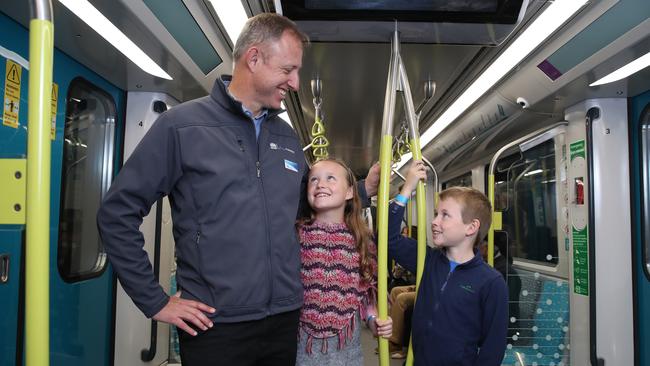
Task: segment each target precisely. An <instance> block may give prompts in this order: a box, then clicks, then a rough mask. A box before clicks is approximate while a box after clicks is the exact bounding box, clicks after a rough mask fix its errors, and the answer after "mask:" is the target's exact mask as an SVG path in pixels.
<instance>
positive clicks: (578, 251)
mask: <svg viewBox="0 0 650 366" xmlns="http://www.w3.org/2000/svg"><path fill="white" fill-rule="evenodd" d="M572 237H573V292H575V293H576V294H579V295H585V296H589V247H588V240H587V238H588V234H587V227H585V228H584V229H582V230H578V229H576V228H575V227H574V228H573V233H572Z"/></svg>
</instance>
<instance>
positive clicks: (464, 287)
mask: <svg viewBox="0 0 650 366" xmlns="http://www.w3.org/2000/svg"><path fill="white" fill-rule="evenodd" d="M460 288H462V289H463V290H465V291H467V292H471V293H474V289H473V288H472V285H460Z"/></svg>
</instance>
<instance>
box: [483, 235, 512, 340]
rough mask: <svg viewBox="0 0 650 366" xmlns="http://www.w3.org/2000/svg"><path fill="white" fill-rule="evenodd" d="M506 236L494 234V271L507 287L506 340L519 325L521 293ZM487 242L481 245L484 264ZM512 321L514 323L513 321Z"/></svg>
mask: <svg viewBox="0 0 650 366" xmlns="http://www.w3.org/2000/svg"><path fill="white" fill-rule="evenodd" d="M507 238H508V236H507V235H506V234H505V232H500V231H495V233H494V269H496V270H497V271H499V273H501V275H502V276H503V279H504V280H505V281H506V284H507V285H508V299H509V301H508V338H512V336H513V335H516V334H517V328H518V324H519V293H520V292H521V278H520V277H519V273H517V270H515V269H514V267H513V266H512V263H513V259H512V255H510V251H509V250H507V248H508V239H507ZM487 246H488V243H487V240H484V241H483V243H482V244H481V255H482V256H483V259H484V260H485V262H487V261H488V259H487ZM513 320H514V321H513Z"/></svg>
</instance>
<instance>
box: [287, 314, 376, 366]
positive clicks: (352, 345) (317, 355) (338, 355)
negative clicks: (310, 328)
mask: <svg viewBox="0 0 650 366" xmlns="http://www.w3.org/2000/svg"><path fill="white" fill-rule="evenodd" d="M354 316H355V318H356V319H355V323H356V327H355V329H354V331H353V332H352V339H346V342H345V345H344V346H343V347H342V348H341V349H339V347H338V344H339V337H338V336H333V337H329V338H325V339H321V338H312V344H311V350H312V352H311V354H308V353H307V348H308V347H307V340H308V339H309V334H307V333H305V331H303V330H302V328H300V330H299V332H300V340H299V341H298V353H297V355H296V366H322V365H328V366H362V365H363V351H362V350H361V329H360V327H361V326H362V325H361V323H360V322H359V313H358V312H357V313H356V314H355V315H354ZM325 342H327V343H326V344H325ZM324 344H325V346H324ZM323 351H324V352H323Z"/></svg>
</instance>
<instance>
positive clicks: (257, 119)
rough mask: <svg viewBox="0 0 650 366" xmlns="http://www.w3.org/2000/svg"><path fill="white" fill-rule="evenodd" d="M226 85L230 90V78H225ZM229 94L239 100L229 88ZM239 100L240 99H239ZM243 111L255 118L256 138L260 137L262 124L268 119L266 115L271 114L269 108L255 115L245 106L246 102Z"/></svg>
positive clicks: (252, 118) (242, 107) (242, 106)
mask: <svg viewBox="0 0 650 366" xmlns="http://www.w3.org/2000/svg"><path fill="white" fill-rule="evenodd" d="M223 83H224V85H226V90H228V87H229V86H230V81H229V80H223ZM228 95H229V96H230V97H231V98H232V99H233V100H237V98H235V96H234V95H232V94H230V90H228ZM237 101H238V100H237ZM241 109H242V111H243V112H244V113H245V114H246V115H247V116H248V118H250V119H251V120H253V125H255V138H259V137H260V128H261V126H262V122H264V121H266V117H267V116H268V115H269V110H268V109H262V111H261V112H260V114H259V115H258V116H257V117H255V116H253V112H251V111H249V110H248V109H247V108H246V107H244V104H242V105H241Z"/></svg>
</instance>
